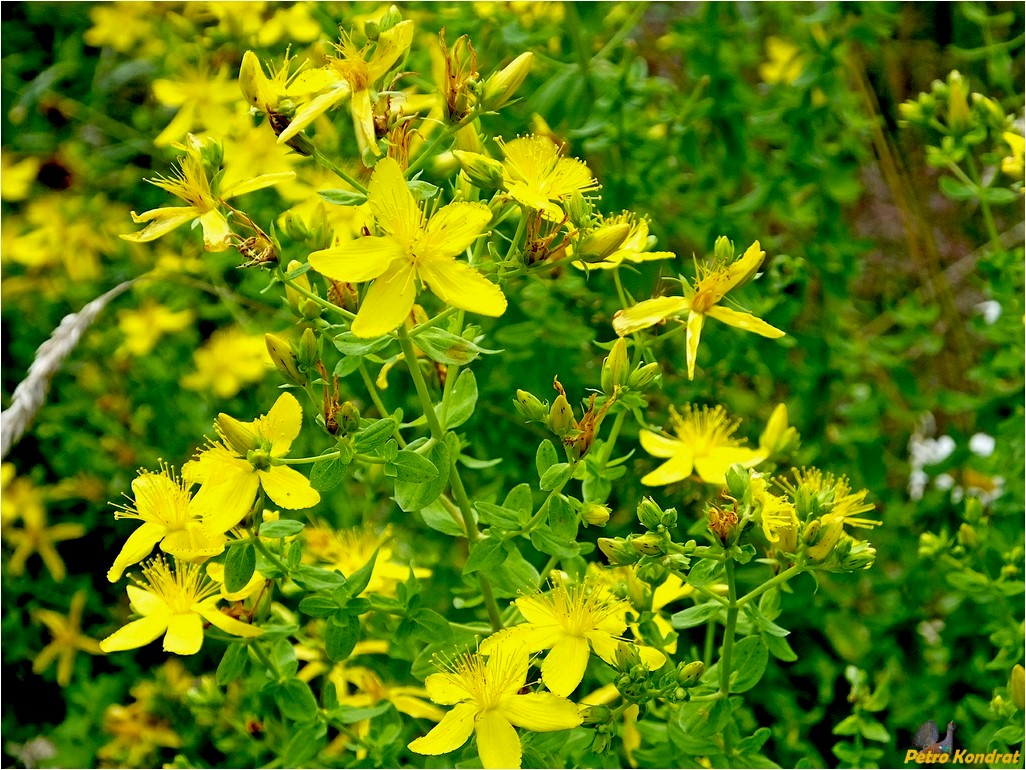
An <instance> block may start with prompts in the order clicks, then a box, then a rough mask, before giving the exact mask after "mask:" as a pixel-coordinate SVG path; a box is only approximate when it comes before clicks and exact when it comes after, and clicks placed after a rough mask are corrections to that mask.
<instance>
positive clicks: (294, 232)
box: [281, 211, 310, 270]
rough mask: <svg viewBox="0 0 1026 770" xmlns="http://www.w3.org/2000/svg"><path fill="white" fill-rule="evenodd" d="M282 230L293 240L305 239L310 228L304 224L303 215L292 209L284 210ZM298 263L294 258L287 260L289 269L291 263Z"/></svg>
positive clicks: (308, 234) (308, 235)
mask: <svg viewBox="0 0 1026 770" xmlns="http://www.w3.org/2000/svg"><path fill="white" fill-rule="evenodd" d="M281 229H282V231H283V232H284V233H285V235H287V236H288V237H289V238H291V239H292V240H294V241H305V240H306V239H307V238H309V237H310V230H309V229H308V228H307V226H306V222H304V221H303V217H301V216H300V215H299V214H297V213H296V212H294V211H286V212H285V216H284V218H283V219H282V227H281ZM294 264H295V265H298V264H299V263H298V262H296V260H292V261H291V262H289V268H288V269H289V270H291V269H292V265H294Z"/></svg>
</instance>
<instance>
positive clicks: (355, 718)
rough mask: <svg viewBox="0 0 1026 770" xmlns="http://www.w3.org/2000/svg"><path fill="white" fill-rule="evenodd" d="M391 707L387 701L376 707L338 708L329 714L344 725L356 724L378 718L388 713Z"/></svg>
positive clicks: (343, 706)
mask: <svg viewBox="0 0 1026 770" xmlns="http://www.w3.org/2000/svg"><path fill="white" fill-rule="evenodd" d="M391 707H392V704H391V703H389V702H388V701H385V702H384V703H380V704H378V705H377V706H363V707H360V706H345V705H342V706H339V707H338V708H337V709H334V710H333V711H332V712H331V717H332V719H337V720H338V721H339V722H341V723H342V724H344V725H351V724H355V723H356V722H363V721H364V720H366V719H373V718H374V717H376V716H380V715H381V714H384V713H385V712H386V711H388V710H389V709H390V708H391Z"/></svg>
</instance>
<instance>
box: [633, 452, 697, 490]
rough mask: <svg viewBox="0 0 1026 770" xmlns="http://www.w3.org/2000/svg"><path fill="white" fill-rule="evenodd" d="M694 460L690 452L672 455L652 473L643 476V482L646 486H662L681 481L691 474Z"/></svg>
mask: <svg viewBox="0 0 1026 770" xmlns="http://www.w3.org/2000/svg"><path fill="white" fill-rule="evenodd" d="M693 468H694V460H693V458H692V455H691V453H690V452H688V453H683V454H679V455H677V456H676V457H672V458H670V459H669V460H667V461H666V462H665V463H663V464H662V465H660V466H659V467H658V468H656V469H655V470H654V471H652V472H651V473H649V474H647V475H646V476H643V477H642V479H641V483H642V484H644V485H645V486H646V487H661V486H663V485H664V484H672V483H674V482H675V481H681V480H683V479H686V478H687V477H688V476H690V475H691V471H692V469H693Z"/></svg>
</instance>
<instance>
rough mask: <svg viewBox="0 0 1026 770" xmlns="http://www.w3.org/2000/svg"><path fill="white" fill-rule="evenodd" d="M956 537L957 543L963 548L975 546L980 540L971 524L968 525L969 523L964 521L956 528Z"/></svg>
mask: <svg viewBox="0 0 1026 770" xmlns="http://www.w3.org/2000/svg"><path fill="white" fill-rule="evenodd" d="M957 537H958V544H959V545H961V546H963V547H965V548H975V547H976V546H977V545H978V544H979V542H980V538H979V535H977V534H976V530H975V529H973V528H972V526H970V525H969V524H966V523H965V522H964V521H963V522H962V525H961V526H960V527H959V528H958V535H957Z"/></svg>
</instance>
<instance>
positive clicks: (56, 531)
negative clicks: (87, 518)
mask: <svg viewBox="0 0 1026 770" xmlns="http://www.w3.org/2000/svg"><path fill="white" fill-rule="evenodd" d="M21 522H22V526H21V529H11V528H6V529H4V530H3V538H4V540H6V541H7V542H8V543H10V544H11V545H13V546H14V553H13V554H11V558H10V559H9V560H8V562H7V569H8V571H9V572H10V573H11V574H12V575H15V576H17V575H22V574H24V573H25V563H26V562H27V561H28V558H29V557H30V556H32V554H39V558H40V559H42V560H43V564H44V565H45V566H46V569H47V571H48V572H49V573H50V576H51V577H52V578H53V579H54V580H55V581H56V582H58V583H59V582H61V581H62V580H64V575H65V569H64V561H63V560H62V559H61V557H60V554H58V553H57V548H56V547H55V546H56V544H57V543H60V542H63V541H65V540H75V539H77V538H80V537H82V536H83V535H84V534H85V532H86V529H85V526H84V525H82V524H78V523H74V522H64V523H61V524H54V525H53V526H50V524H49V522H48V521H47V516H46V511H45V509H43V508H42V507H38V508H36V507H34V506H33V507H26V508H23V509H22V510H21Z"/></svg>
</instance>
